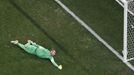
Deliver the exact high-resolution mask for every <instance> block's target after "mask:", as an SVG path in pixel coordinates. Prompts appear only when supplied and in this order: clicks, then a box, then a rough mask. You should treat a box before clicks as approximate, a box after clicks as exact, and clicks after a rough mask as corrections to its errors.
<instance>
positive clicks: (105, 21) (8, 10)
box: [0, 0, 133, 75]
mask: <svg viewBox="0 0 134 75" xmlns="http://www.w3.org/2000/svg"><path fill="white" fill-rule="evenodd" d="M63 2H64V3H65V4H66V5H67V6H69V7H70V8H71V9H72V10H73V11H74V12H75V13H76V14H78V16H80V17H81V18H82V19H83V20H84V21H86V22H87V23H88V24H90V25H91V27H93V28H94V29H95V30H97V31H98V32H99V34H100V35H103V36H104V38H105V39H106V40H108V41H109V42H110V44H111V45H113V46H114V47H115V48H117V49H118V50H119V51H120V50H121V47H122V46H121V45H120V43H122V41H121V40H119V39H120V36H122V32H121V31H122V26H121V25H122V21H121V18H122V13H121V11H122V9H121V7H120V6H119V5H118V4H117V3H116V2H115V1H114V0H113V1H111V0H101V1H98V0H77V1H75V2H74V1H73V0H63ZM0 11H1V12H0V33H1V36H0V41H1V42H0V75H132V74H133V72H132V71H131V70H130V69H129V68H128V67H127V66H126V65H124V64H123V63H122V62H121V61H120V60H119V59H118V58H117V57H116V56H115V55H114V54H112V53H111V52H110V51H109V50H108V49H107V48H105V47H104V46H103V45H102V44H101V43H100V42H98V41H97V40H96V39H95V38H94V37H93V36H92V35H91V34H90V33H89V32H88V31H87V30H85V29H84V28H83V27H81V26H80V24H79V23H77V22H76V21H75V20H74V19H73V18H72V17H71V16H70V15H69V14H67V13H66V12H65V11H64V10H63V9H62V8H61V7H60V6H58V4H56V3H55V2H54V0H0ZM107 29H108V30H107ZM119 30H120V31H119ZM108 31H109V32H110V33H109V32H108ZM101 32H105V33H101ZM113 33H114V34H113ZM116 33H117V34H118V35H116ZM113 38H115V39H113ZM15 39H18V40H19V41H20V42H22V43H26V40H28V39H31V40H33V41H35V42H37V43H38V44H40V45H42V46H44V47H46V48H48V49H51V48H55V49H56V50H57V55H56V56H55V60H56V61H57V63H58V64H62V65H63V70H62V71H59V70H58V69H57V68H55V67H54V66H53V65H52V64H51V63H50V61H49V60H46V59H39V58H38V57H36V56H33V55H29V54H27V53H26V52H24V51H23V50H22V49H20V48H18V47H16V46H14V45H12V44H10V41H11V40H15ZM110 39H112V40H110ZM115 42H118V43H115Z"/></svg>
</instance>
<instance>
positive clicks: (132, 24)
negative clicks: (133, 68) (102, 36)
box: [127, 0, 134, 59]
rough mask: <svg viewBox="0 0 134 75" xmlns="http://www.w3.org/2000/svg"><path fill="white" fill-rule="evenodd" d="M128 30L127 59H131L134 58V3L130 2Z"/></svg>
mask: <svg viewBox="0 0 134 75" xmlns="http://www.w3.org/2000/svg"><path fill="white" fill-rule="evenodd" d="M128 1H129V2H128V10H129V11H130V12H128V17H127V18H128V28H127V48H128V49H127V51H128V55H127V58H128V59H131V58H133V57H134V15H133V14H134V1H132V0H131V1H130V0H128Z"/></svg>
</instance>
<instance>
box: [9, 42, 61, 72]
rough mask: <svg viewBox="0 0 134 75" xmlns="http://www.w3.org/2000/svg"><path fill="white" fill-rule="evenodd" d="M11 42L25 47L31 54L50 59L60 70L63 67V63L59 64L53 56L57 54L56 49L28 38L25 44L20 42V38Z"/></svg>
mask: <svg viewBox="0 0 134 75" xmlns="http://www.w3.org/2000/svg"><path fill="white" fill-rule="evenodd" d="M11 43H13V44H15V45H18V46H19V47H21V48H22V49H24V50H25V51H26V52H28V53H30V54H33V55H36V56H38V57H40V58H48V59H50V61H51V62H52V64H53V65H54V66H56V67H57V68H58V69H60V70H61V69H62V65H57V63H56V62H55V61H54V58H53V56H54V55H55V54H56V51H55V50H54V49H52V50H51V51H49V50H48V49H46V48H44V47H42V46H40V45H38V44H36V43H35V42H33V41H31V40H28V41H27V43H26V44H25V45H23V44H21V43H19V42H18V40H16V41H11Z"/></svg>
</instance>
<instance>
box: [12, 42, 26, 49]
mask: <svg viewBox="0 0 134 75" xmlns="http://www.w3.org/2000/svg"><path fill="white" fill-rule="evenodd" d="M11 43H13V44H15V45H18V46H19V47H21V48H22V49H24V50H25V49H26V48H25V45H23V44H21V43H19V41H18V40H15V41H11Z"/></svg>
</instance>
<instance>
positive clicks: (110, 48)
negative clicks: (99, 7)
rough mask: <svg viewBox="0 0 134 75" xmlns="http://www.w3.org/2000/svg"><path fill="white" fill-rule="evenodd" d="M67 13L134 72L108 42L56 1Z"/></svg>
mask: <svg viewBox="0 0 134 75" xmlns="http://www.w3.org/2000/svg"><path fill="white" fill-rule="evenodd" d="M55 2H56V3H58V4H59V5H60V6H61V7H62V8H63V9H64V10H65V11H66V12H68V13H69V14H70V15H71V16H72V17H73V18H74V19H75V20H76V21H77V22H78V23H80V24H81V25H82V26H83V27H85V28H86V29H87V30H88V31H89V32H90V33H92V35H94V37H96V38H97V39H98V40H99V41H100V42H101V43H102V44H103V45H105V46H106V47H107V48H108V49H109V50H110V51H112V52H113V53H114V54H115V55H116V56H117V57H118V58H119V59H120V60H122V61H123V63H125V64H126V65H127V66H128V67H129V68H130V69H131V70H133V71H134V66H133V65H132V64H131V63H129V62H124V59H123V57H122V56H121V55H120V54H119V53H118V52H117V51H116V50H115V49H114V48H112V47H111V46H110V45H109V44H108V43H107V42H105V41H104V40H103V39H102V38H101V37H100V36H99V35H98V34H97V33H96V32H95V31H94V30H92V28H91V27H89V25H87V24H86V23H85V22H84V21H83V20H81V19H80V18H79V17H78V16H77V15H75V14H74V13H73V12H72V11H71V10H70V9H69V8H68V7H67V6H65V5H64V4H63V3H62V2H61V1H60V0H55Z"/></svg>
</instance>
